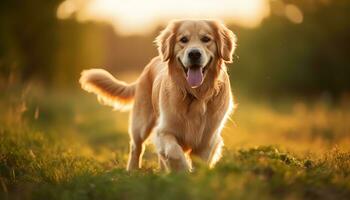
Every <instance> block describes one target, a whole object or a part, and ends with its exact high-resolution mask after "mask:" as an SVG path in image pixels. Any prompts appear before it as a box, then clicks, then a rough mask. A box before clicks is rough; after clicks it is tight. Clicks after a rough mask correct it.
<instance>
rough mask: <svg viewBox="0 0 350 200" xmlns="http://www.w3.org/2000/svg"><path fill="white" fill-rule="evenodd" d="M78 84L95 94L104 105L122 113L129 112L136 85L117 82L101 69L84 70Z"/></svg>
mask: <svg viewBox="0 0 350 200" xmlns="http://www.w3.org/2000/svg"><path fill="white" fill-rule="evenodd" d="M79 82H80V84H81V87H82V88H83V89H84V90H86V91H88V92H92V93H95V94H96V95H97V98H98V100H99V101H100V102H101V103H102V104H104V105H109V106H113V107H114V109H116V110H122V111H125V110H129V109H130V108H131V106H132V103H133V100H134V96H135V88H136V83H132V84H127V83H125V82H123V81H119V80H117V79H115V78H114V77H113V76H112V75H111V74H110V73H108V72H107V71H105V70H103V69H89V70H84V71H83V72H82V73H81V77H80V79H79Z"/></svg>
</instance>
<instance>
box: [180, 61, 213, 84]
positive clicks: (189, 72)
mask: <svg viewBox="0 0 350 200" xmlns="http://www.w3.org/2000/svg"><path fill="white" fill-rule="evenodd" d="M178 59H179V62H180V63H181V66H182V69H183V70H184V72H185V74H186V80H187V82H188V84H189V85H190V86H191V87H192V88H196V87H198V86H200V85H201V84H202V83H203V79H204V73H205V71H206V70H207V69H208V66H209V65H210V63H211V61H212V57H210V60H209V62H208V63H207V64H206V65H205V66H204V67H202V66H200V65H192V66H190V67H188V68H187V67H185V66H184V64H183V63H182V62H181V59H180V58H178Z"/></svg>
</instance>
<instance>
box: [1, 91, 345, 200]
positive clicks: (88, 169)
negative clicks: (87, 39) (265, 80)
mask: <svg viewBox="0 0 350 200" xmlns="http://www.w3.org/2000/svg"><path fill="white" fill-rule="evenodd" d="M0 98H1V100H0V110H1V115H0V122H1V124H0V125H1V127H0V197H2V198H1V199H14V198H17V199H179V198H181V199H213V198H217V199H281V198H290V199H300V198H307V199H345V198H346V197H348V196H349V195H350V184H349V182H348V180H349V178H350V177H349V175H350V171H349V170H350V154H349V149H348V148H349V145H348V144H349V137H350V136H349V132H348V131H349V126H350V125H348V124H347V123H346V121H349V120H348V119H349V115H350V110H349V105H348V104H347V103H346V102H345V103H341V102H340V103H338V104H334V105H331V104H329V103H327V102H323V101H317V102H288V103H287V102H278V103H275V104H273V105H271V104H269V103H266V102H265V103H252V102H251V101H250V102H249V101H248V100H243V99H242V100H239V101H241V102H238V103H239V106H238V109H237V111H236V113H235V114H234V115H233V116H232V121H233V122H232V121H231V122H229V123H228V124H227V126H226V128H225V130H224V133H223V134H224V138H225V141H226V148H225V150H224V155H223V159H222V160H221V161H220V162H219V164H218V166H217V167H216V168H215V169H213V170H209V169H207V168H206V167H204V166H201V167H199V168H197V169H196V171H195V172H194V173H192V174H190V175H188V174H183V173H180V174H171V175H165V174H163V173H161V172H159V171H158V170H157V162H156V160H157V159H156V155H155V153H154V150H153V149H152V148H148V150H147V152H146V154H145V162H144V169H143V170H142V171H140V172H136V173H132V174H129V173H127V172H125V170H124V168H125V165H126V161H127V153H128V135H127V119H128V113H119V112H113V111H111V108H109V107H103V106H100V105H98V104H97V101H96V99H95V98H94V96H92V95H88V94H85V93H83V92H81V91H65V90H55V91H51V92H49V91H48V90H44V89H41V88H40V87H32V88H31V89H28V90H26V89H24V90H23V89H22V87H19V88H17V89H16V88H10V89H9V90H6V93H5V94H3V95H2V96H1V97H0Z"/></svg>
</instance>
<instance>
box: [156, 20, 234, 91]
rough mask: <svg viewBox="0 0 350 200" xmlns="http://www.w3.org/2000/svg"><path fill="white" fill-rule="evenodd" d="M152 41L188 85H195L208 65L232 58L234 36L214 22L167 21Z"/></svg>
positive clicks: (194, 86)
mask: <svg viewBox="0 0 350 200" xmlns="http://www.w3.org/2000/svg"><path fill="white" fill-rule="evenodd" d="M156 43H157V45H158V50H159V54H160V55H161V57H162V59H163V61H164V62H167V61H171V62H172V63H175V65H176V67H177V68H180V69H181V70H183V75H184V77H185V78H186V80H187V82H188V84H189V86H190V87H192V88H196V87H199V86H200V85H201V84H202V83H203V81H204V79H205V77H206V75H207V73H209V71H210V70H209V69H210V68H215V67H216V68H218V67H220V66H218V64H217V63H218V62H219V61H224V62H231V61H232V54H233V52H234V50H235V47H236V37H235V35H234V34H233V33H232V31H230V30H229V29H228V28H226V27H225V25H223V24H222V23H220V22H218V21H214V20H177V21H172V22H170V23H169V25H168V26H167V27H166V28H165V29H164V30H163V31H162V32H161V33H160V35H159V36H158V37H157V38H156Z"/></svg>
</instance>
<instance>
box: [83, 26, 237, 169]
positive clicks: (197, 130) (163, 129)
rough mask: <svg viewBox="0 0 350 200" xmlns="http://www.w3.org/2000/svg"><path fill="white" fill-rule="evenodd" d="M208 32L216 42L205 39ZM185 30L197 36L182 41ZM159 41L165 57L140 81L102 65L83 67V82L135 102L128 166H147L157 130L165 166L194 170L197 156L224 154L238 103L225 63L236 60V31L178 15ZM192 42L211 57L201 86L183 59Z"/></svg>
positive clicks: (118, 100) (115, 99)
mask: <svg viewBox="0 0 350 200" xmlns="http://www.w3.org/2000/svg"><path fill="white" fill-rule="evenodd" d="M203 34H204V35H207V36H208V37H210V38H212V42H206V43H203V42H201V41H200V39H199V37H200V35H203ZM183 35H187V36H188V37H190V38H191V41H190V42H188V43H187V44H183V43H181V42H179V38H180V37H181V36H183ZM155 42H156V44H157V45H158V50H159V56H157V57H155V58H153V59H152V60H151V62H150V63H149V64H148V65H147V66H146V67H145V69H144V70H143V72H142V74H141V76H140V77H139V78H138V79H137V81H136V82H135V83H133V84H126V83H124V82H121V81H118V80H117V79H115V78H114V77H113V76H112V75H111V74H109V73H108V72H106V71H104V70H102V69H90V70H85V71H83V72H82V76H81V78H80V83H81V85H82V87H83V89H85V90H87V91H88V92H93V93H95V94H97V95H98V97H99V100H101V101H102V102H103V103H105V104H107V105H111V106H114V107H115V108H117V109H126V108H127V107H128V106H129V107H130V106H131V105H132V111H131V118H130V130H129V132H130V138H131V141H130V155H129V161H128V166H127V169H128V170H133V169H137V168H140V167H141V157H142V153H143V151H144V141H145V140H146V139H147V138H148V137H149V135H150V133H151V132H152V130H154V138H153V142H154V144H155V145H156V148H157V152H158V155H159V163H160V167H161V168H163V169H168V170H191V169H192V167H193V166H192V162H191V158H193V157H199V158H201V159H202V160H204V161H205V162H207V163H208V165H209V166H213V165H214V164H215V163H216V162H217V160H218V159H219V158H220V156H221V148H222V146H223V140H222V137H221V130H222V128H223V125H224V123H225V121H226V119H227V118H228V115H229V114H230V112H231V111H232V108H233V102H232V94H231V88H230V81H229V77H228V74H227V72H226V66H225V62H231V61H232V54H233V52H234V49H235V42H236V39H235V36H234V34H233V33H232V32H231V31H230V30H229V29H227V28H226V27H225V26H224V25H223V24H221V23H220V22H217V21H213V20H178V21H172V22H171V23H169V25H168V26H167V27H166V28H165V29H164V30H163V31H162V32H161V33H160V35H159V36H158V37H157V38H156V40H155ZM189 45H192V46H196V47H198V48H202V49H203V52H205V54H206V56H207V57H208V58H209V57H210V58H211V60H209V61H208V62H207V65H208V66H207V69H206V70H205V71H204V72H202V73H204V75H203V76H204V79H203V81H202V83H201V85H200V86H199V87H195V88H194V87H191V86H190V85H189V84H188V82H187V81H186V73H185V72H184V68H183V66H181V60H179V59H180V58H182V57H183V56H185V55H184V50H185V49H186V48H187V46H189ZM181 56H182V57H181Z"/></svg>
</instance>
